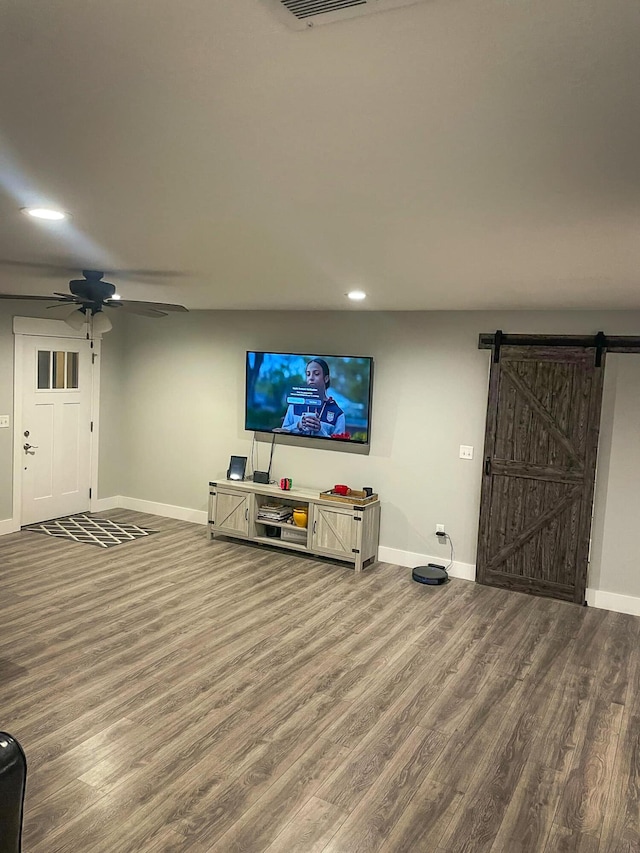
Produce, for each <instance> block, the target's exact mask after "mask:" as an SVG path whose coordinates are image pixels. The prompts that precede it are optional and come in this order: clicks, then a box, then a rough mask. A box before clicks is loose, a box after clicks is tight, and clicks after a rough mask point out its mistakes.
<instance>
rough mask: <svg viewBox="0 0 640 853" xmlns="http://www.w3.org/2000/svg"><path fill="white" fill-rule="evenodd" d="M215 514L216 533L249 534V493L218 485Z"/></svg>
mask: <svg viewBox="0 0 640 853" xmlns="http://www.w3.org/2000/svg"><path fill="white" fill-rule="evenodd" d="M214 506H215V509H214V515H213V521H214V527H213V530H214V532H216V533H235V534H236V536H238V535H240V536H248V534H249V495H248V494H244V495H243V494H239V493H238V492H233V491H231V490H227V489H225V488H224V487H223V488H221V487H220V486H218V487H217V490H216V496H215V505H214Z"/></svg>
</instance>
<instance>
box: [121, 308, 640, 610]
mask: <svg viewBox="0 0 640 853" xmlns="http://www.w3.org/2000/svg"><path fill="white" fill-rule="evenodd" d="M127 322H128V326H127V344H126V357H125V362H126V365H127V371H126V379H125V382H126V393H125V400H126V401H127V404H128V405H127V409H126V427H125V431H126V435H127V441H126V447H127V450H128V456H127V459H126V465H125V470H124V475H123V481H122V483H123V491H122V494H125V495H127V496H129V497H135V498H142V499H146V500H150V501H156V502H160V503H167V504H174V505H178V506H184V507H190V508H193V509H200V510H204V509H205V508H206V500H207V489H206V486H207V481H208V480H209V479H211V478H214V477H218V476H220V475H221V474H222V473H223V472H224V470H225V468H226V464H227V461H228V459H229V456H230V455H231V454H232V453H236V454H241V455H249V453H250V448H251V441H250V439H251V434H250V433H247V432H245V431H244V429H243V398H244V353H245V350H246V349H265V350H269V349H272V350H282V349H285V350H286V349H290V350H292V351H302V352H320V353H322V352H325V353H327V352H328V353H352V354H362V355H372V356H374V358H375V381H374V402H373V423H372V443H371V448H370V453H369V454H368V455H358V454H355V453H347V452H339V451H327V450H326V449H325V448H324V447H321V446H320V445H319V444H312V443H309V445H308V446H307V447H303V446H300V445H299V444H291V440H290V439H288V440H287V439H278V444H277V446H276V452H275V456H274V465H273V472H272V473H273V475H274V476H275V477H276V478H280V477H281V476H290V477H292V478H293V480H294V482H296V483H298V484H300V485H305V486H310V487H313V488H318V489H321V488H327V487H328V486H330V485H332V484H333V483H335V482H346V483H349V484H350V485H352V486H355V487H360V486H363V485H372V486H374V488H375V489H377V490H378V491H379V492H380V495H381V498H382V504H383V509H382V528H381V542H382V544H383V545H385V546H387V547H390V548H396V549H399V550H402V551H409V552H415V553H418V554H431V555H434V554H435V555H441V556H443V557H446V556H447V553H446V552H445V553H442V549H441V546H439V545H438V543H437V540H436V538H435V536H434V535H433V533H432V531H433V530H434V528H435V524H436V523H443V524H445V525H446V528H447V530H448V531H449V533H450V534H451V536H452V537H453V540H454V542H455V546H456V558H457V559H458V560H460V561H462V562H466V563H474V562H475V552H476V537H477V520H478V509H479V494H480V480H481V468H482V446H483V439H484V425H485V413H486V395H487V379H488V368H489V353H488V352H486V351H479V350H478V349H477V339H478V334H479V333H480V332H491V331H494V330H495V329H496V328H502V329H504V330H507V331H509V332H538V333H544V332H548V333H552V332H555V333H567V334H575V333H594V332H596V331H598V330H599V329H604V330H605V331H606V332H608V333H610V334H614V333H616V334H638V332H639V330H640V313H637V314H633V313H621V312H620V313H614V312H611V313H602V312H599V313H590V312H566V313H562V312H561V313H553V314H552V313H533V312H531V313H506V312H495V313H479V312H446V313H445V312H443V313H433V312H432V313H410V314H409V313H392V314H389V313H372V312H361V313H359V312H355V311H345V312H341V313H337V312H336V313H313V314H307V313H287V312H277V313H276V312H273V313H270V312H266V313H262V312H194V313H191V314H189V315H187V316H182V317H169V318H166V320H163V321H162V322H158V323H153V322H148V321H145V320H144V319H138V318H128V321H127ZM609 358H610V363H611V364H612V365H614V366H612V369H611V372H610V373H609V374H608V375H607V388H606V393H605V397H606V399H608V400H609V404H606V405H605V409H604V412H603V429H602V434H603V444H604V445H605V446H604V449H603V455H604V456H605V457H607V454H609V453H610V447H611V442H612V441H613V438H614V432H615V439H616V441H619V440H621V435H622V437H623V438H624V440H626V441H629V440H631V439H632V437H633V436H632V435H629V433H628V432H627V433H626V434H624V435H623V434H622V433H621V430H620V429H619V428H616V429H615V430H614V429H613V426H614V417H615V418H616V423H617V419H618V418H619V417H623V416H622V415H618V414H617V413H618V411H623V409H622V408H620V407H624V406H626V405H628V404H629V397H630V396H633V395H634V394H635V391H634V383H633V381H632V380H631V378H630V377H628V376H626V375H625V377H624V381H623V382H622V384H621V386H620V387H618V385H617V382H618V371H617V370H616V369H615V362H614V357H612V356H610V357H609ZM631 358H633V357H631ZM637 359H638V361H637V364H638V370H639V371H640V356H637ZM635 363H636V362H634V364H635ZM635 388H637V382H636V383H635ZM636 396H637V395H636ZM612 400H613V403H614V404H615V412H614V409H613V408H612V406H611V404H610V403H611V401H612ZM281 441H282V442H283V443H282V444H281V443H280V442H281ZM286 441H288V442H289V444H288V445H286V444H284V442H286ZM607 442H608V443H609V445H608V446H607ZM460 444H471V445H473V446H474V448H475V457H474V460H473V461H472V462H466V461H463V460H460V459H459V458H458V450H459V445H460ZM258 446H259V464H258V467H260V468H265V467H266V465H267V461H268V445H267V444H266V443H264V442H258ZM613 493H615V494H616V495H619V496H620V497H619V500H620V501H621V502H623V503H625V504H626V505H635V506H637V501H636V503H635V504H634V503H633V502H634V500H635V479H634V478H633V477H630V476H629V475H628V471H627V469H626V467H625V465H624V464H621V465H611V466H610V470H609V466H608V464H607V465H605V466H604V468H603V470H602V471H600V472H599V478H598V504H597V505H598V507H599V508H606V505H607V501H606V499H605V498H606V496H607V495H611V494H613ZM609 505H610V504H609ZM607 511H608V512H609V510H607ZM611 512H612V511H611ZM609 523H610V522H608V524H609ZM608 529H609V528H608V527H607V531H608ZM595 534H597V535H598V536H599V537H600V539H599V540H598V542H595V541H594V549H593V560H594V564H593V566H592V572H591V577H592V578H594V579H596V580H597V582H598V584H599V586H600V588H602V589H607V590H609V591H618V592H627V593H628V594H632V595H640V584H639V583H638V580H637V576H636V573H634V572H633V571H631V570H630V568H624V567H623V564H622V563H621V562H620V561H617V560H616V561H614V560H611V559H610V547H608V548H607V549H604V550H603V548H602V547H601V546H602V541H603V538H604V535H605V527H604V523H601V525H600V527H599V528H598V527H596V530H595V532H594V540H595ZM607 535H608V537H609V538H608V540H607V541H608V542H609V543H610V542H611V537H610V536H609V534H608V533H607ZM620 535H621V531H618V533H617V536H618V538H617V539H616V542H617V545H618V549H622V550H625V549H626V550H627V551H628V552H629V553H635V551H634V549H633V545H634V544H635V543H634V542H633V539H632V537H629V535H628V534H624V535H622V538H619V537H620ZM605 555H606V559H605ZM590 585H591V580H590Z"/></svg>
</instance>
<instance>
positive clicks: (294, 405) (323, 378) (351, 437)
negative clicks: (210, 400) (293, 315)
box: [245, 352, 373, 444]
mask: <svg viewBox="0 0 640 853" xmlns="http://www.w3.org/2000/svg"><path fill="white" fill-rule="evenodd" d="M372 372H373V359H371V358H361V357H358V356H347V355H317V354H314V353H312V354H311V355H295V354H293V353H279V352H248V353H247V384H246V407H245V429H249V430H254V431H256V432H275V433H286V434H289V435H302V436H305V437H307V438H324V439H332V440H335V441H349V442H352V443H353V442H355V443H357V444H368V443H369V431H370V423H369V422H370V418H371V380H372Z"/></svg>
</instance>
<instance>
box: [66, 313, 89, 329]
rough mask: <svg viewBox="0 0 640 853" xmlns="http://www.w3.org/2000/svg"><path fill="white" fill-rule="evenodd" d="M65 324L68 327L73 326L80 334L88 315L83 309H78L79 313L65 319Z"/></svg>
mask: <svg viewBox="0 0 640 853" xmlns="http://www.w3.org/2000/svg"><path fill="white" fill-rule="evenodd" d="M64 322H65V323H66V324H67V326H71V328H72V329H75V330H76V332H79V331H80V329H81V328H82V327H83V326H84V324H85V323H86V322H87V315H86V314H85V313H84V312H83V311H82V309H81V308H78V310H77V311H72V312H71V314H69V316H68V317H65V320H64Z"/></svg>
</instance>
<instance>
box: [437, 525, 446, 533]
mask: <svg viewBox="0 0 640 853" xmlns="http://www.w3.org/2000/svg"><path fill="white" fill-rule="evenodd" d="M444 532H445V530H444V524H436V533H444Z"/></svg>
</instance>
